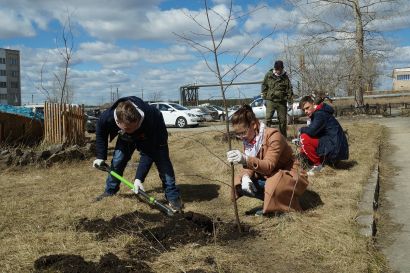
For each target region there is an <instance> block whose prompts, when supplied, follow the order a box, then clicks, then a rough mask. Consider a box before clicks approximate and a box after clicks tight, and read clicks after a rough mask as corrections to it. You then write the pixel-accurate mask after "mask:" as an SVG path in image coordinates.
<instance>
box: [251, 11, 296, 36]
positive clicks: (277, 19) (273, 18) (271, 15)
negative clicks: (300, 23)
mask: <svg viewBox="0 0 410 273" xmlns="http://www.w3.org/2000/svg"><path fill="white" fill-rule="evenodd" d="M258 8H260V7H256V9H257V10H256V11H255V12H252V13H251V16H250V17H249V19H248V20H246V22H245V30H246V31H247V32H254V31H258V30H259V29H260V28H268V29H269V30H271V31H273V30H275V31H280V30H285V29H289V28H292V27H293V26H294V23H295V19H296V18H297V17H298V11H297V10H286V9H284V8H281V7H279V8H273V7H265V8H260V9H258ZM251 10H254V8H253V7H252V8H251Z"/></svg>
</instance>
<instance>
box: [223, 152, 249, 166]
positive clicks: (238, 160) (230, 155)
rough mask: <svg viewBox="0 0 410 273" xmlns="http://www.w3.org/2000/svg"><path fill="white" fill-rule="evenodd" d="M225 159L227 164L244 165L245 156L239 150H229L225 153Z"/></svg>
mask: <svg viewBox="0 0 410 273" xmlns="http://www.w3.org/2000/svg"><path fill="white" fill-rule="evenodd" d="M226 157H227V160H228V162H229V163H233V164H242V165H245V164H246V160H247V156H246V155H245V154H243V153H241V152H240V151H239V150H231V151H228V152H227V153H226Z"/></svg>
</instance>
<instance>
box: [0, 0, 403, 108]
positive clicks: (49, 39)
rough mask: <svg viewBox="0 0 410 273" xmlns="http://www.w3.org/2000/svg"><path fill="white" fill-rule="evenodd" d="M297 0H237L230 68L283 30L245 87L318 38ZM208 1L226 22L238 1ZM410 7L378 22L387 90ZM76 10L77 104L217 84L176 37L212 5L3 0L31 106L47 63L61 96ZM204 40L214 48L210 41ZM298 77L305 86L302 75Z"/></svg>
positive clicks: (1, 25) (6, 32)
mask: <svg viewBox="0 0 410 273" xmlns="http://www.w3.org/2000/svg"><path fill="white" fill-rule="evenodd" d="M372 1H373V0H363V1H362V3H368V2H372ZM374 1H377V0H374ZM374 1H373V2H374ZM297 2H299V3H306V1H302V0H291V1H280V0H277V1H233V5H234V8H233V10H234V11H235V14H242V15H245V16H243V17H241V18H240V19H235V20H233V21H232V25H231V26H232V27H233V28H232V31H231V32H230V33H229V35H228V36H227V37H226V39H225V41H224V43H223V46H222V49H223V50H224V51H226V52H228V53H225V54H223V55H221V66H222V70H224V71H226V69H228V67H229V65H230V64H232V63H233V62H234V57H235V56H236V54H238V53H239V54H240V53H241V52H242V53H243V52H244V50H246V49H248V48H249V47H250V46H251V45H252V44H253V43H254V42H255V41H257V40H258V39H260V38H261V37H264V35H266V34H267V33H269V32H271V31H274V32H273V34H272V35H271V36H270V37H268V38H266V39H265V40H264V41H263V42H262V43H261V44H260V45H259V46H258V47H256V48H255V49H254V50H253V51H252V53H251V54H250V55H249V57H248V58H247V59H246V60H245V62H244V63H242V64H241V66H240V69H245V68H246V66H247V65H250V64H252V63H253V62H255V61H256V60H258V59H260V61H259V62H258V63H257V65H255V66H253V67H251V68H250V69H249V70H247V72H246V73H244V74H242V75H241V76H240V77H239V78H238V79H237V81H260V80H262V79H263V76H264V74H265V73H266V71H267V70H268V69H269V68H270V67H271V66H272V63H273V61H274V59H277V58H281V59H286V56H287V55H286V50H285V44H286V45H288V46H289V45H293V44H294V43H299V44H300V43H303V42H302V41H303V38H306V37H307V36H309V34H308V32H307V31H306V29H305V28H304V27H303V24H302V23H303V22H304V20H306V16H310V17H312V18H313V17H314V16H317V15H316V14H315V12H317V10H318V9H317V8H314V7H311V6H306V5H302V6H295V5H291V4H290V3H293V4H295V3H297ZM208 3H209V7H210V8H212V9H213V10H214V11H216V12H217V13H218V14H220V15H221V16H225V15H227V14H228V11H229V1H226V0H214V1H208ZM321 11H322V13H321V16H325V17H327V20H330V22H331V23H334V24H337V25H339V26H341V25H347V26H348V25H349V24H351V18H343V19H340V18H339V19H336V18H332V16H333V15H332V14H333V11H334V10H326V9H323V10H321ZM379 11H380V12H384V11H383V9H382V7H378V10H375V12H379ZM409 11H410V1H408V0H405V1H401V5H400V8H397V12H394V13H390V14H388V15H389V16H388V18H389V19H388V20H384V21H383V20H377V21H375V22H374V23H373V24H372V25H370V27H371V28H372V29H373V30H376V31H378V32H380V33H381V34H383V36H384V39H385V41H383V42H382V46H383V47H385V57H386V58H385V59H384V60H383V63H381V64H380V65H381V69H380V70H381V77H380V79H379V81H378V85H377V88H378V89H389V88H391V85H392V83H391V78H389V75H390V74H391V70H392V68H393V67H410V12H409ZM216 12H215V13H213V17H211V18H212V19H213V23H214V24H215V25H216V24H217V23H218V22H220V21H219V19H220V17H218V16H216V15H215V14H216ZM68 14H69V15H70V20H71V23H72V31H73V34H74V39H73V41H74V54H73V59H72V61H73V62H72V64H71V67H70V74H69V76H70V79H69V84H70V86H71V88H72V90H73V93H74V97H73V100H74V102H75V103H85V104H101V103H105V102H109V101H110V92H111V90H113V91H115V90H116V89H117V88H118V90H119V94H120V95H121V96H126V95H137V96H141V95H142V94H143V95H144V99H146V100H151V99H153V98H160V99H163V100H177V99H178V98H179V87H180V86H182V85H185V84H190V83H215V82H217V79H216V77H215V75H214V74H213V73H211V72H210V71H209V69H208V68H207V66H206V64H205V62H204V61H203V58H201V56H200V55H199V54H198V52H196V51H195V50H193V48H192V47H190V46H189V45H188V44H187V43H185V42H183V41H181V40H179V39H178V38H177V36H176V35H175V33H177V34H180V35H186V36H188V37H190V38H191V37H193V36H192V34H191V33H192V32H195V33H198V32H201V30H200V29H199V28H198V26H197V25H195V24H194V23H193V21H192V20H191V19H190V18H189V17H188V16H187V15H192V16H195V18H197V19H198V20H200V21H201V22H202V20H203V19H204V5H203V1H198V0H190V1H175V0H173V1H166V0H146V1H143V0H118V1H108V0H105V1H102V0H81V1H80V0H66V1H55V0H37V1H32V0H13V1H5V0H0V47H1V48H11V49H18V50H20V54H21V78H22V82H21V88H22V101H23V103H31V101H32V98H34V102H35V103H38V102H41V101H43V100H44V99H45V97H44V95H43V93H42V92H40V91H39V86H40V76H41V68H42V66H44V68H45V69H44V72H43V85H44V86H45V87H46V88H47V89H48V90H53V88H54V87H53V86H55V81H54V73H56V72H58V71H59V65H60V64H61V57H59V56H58V54H57V51H56V47H57V45H56V40H57V41H60V42H61V30H62V25H63V24H64V23H65V22H66V20H67V16H68ZM392 15H393V16H392ZM195 39H197V41H200V42H201V43H202V44H205V45H207V44H209V40H208V39H206V38H204V37H203V36H202V37H201V38H198V37H195ZM339 47H340V45H337V46H336V45H334V44H328V45H326V46H325V45H320V48H321V54H324V55H328V56H331V55H332V54H334V52H336V51H337V49H338V48H339ZM285 66H286V64H285ZM229 76H231V75H228V77H227V78H226V79H227V80H229ZM291 77H292V80H293V82H294V85H296V81H297V77H296V76H293V75H291ZM259 90H260V86H257V85H253V86H251V85H247V86H241V87H236V86H235V87H232V88H231V89H230V90H228V91H227V95H228V96H230V97H238V96H247V97H252V96H255V95H257V94H259ZM219 96H220V91H218V89H216V88H215V89H211V88H204V89H201V90H200V98H201V99H208V98H218V97H219Z"/></svg>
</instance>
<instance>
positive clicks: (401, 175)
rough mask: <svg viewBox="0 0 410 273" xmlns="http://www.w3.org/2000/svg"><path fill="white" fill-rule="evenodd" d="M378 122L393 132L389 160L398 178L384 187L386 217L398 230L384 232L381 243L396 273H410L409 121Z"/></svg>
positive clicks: (406, 119) (407, 119)
mask: <svg viewBox="0 0 410 273" xmlns="http://www.w3.org/2000/svg"><path fill="white" fill-rule="evenodd" d="M379 122H380V124H383V125H385V126H386V127H387V128H388V130H389V132H390V134H389V140H388V141H389V144H390V145H392V147H393V148H392V149H390V150H389V151H390V152H389V155H388V156H387V160H388V161H389V163H390V164H392V165H393V166H394V167H395V168H396V169H397V173H396V175H394V176H392V177H391V178H389V179H391V180H390V181H389V182H391V184H392V187H389V188H388V189H385V188H383V185H381V190H382V191H384V196H385V199H387V201H388V203H389V206H388V208H387V211H385V212H384V213H387V214H388V215H389V218H390V221H392V222H393V224H394V225H395V226H396V227H398V228H394V229H392V230H391V231H388V232H384V233H385V234H386V237H388V238H385V239H384V240H382V241H384V242H386V243H384V245H383V246H382V247H383V248H382V251H383V253H384V254H385V255H386V257H387V260H388V262H389V265H390V267H391V268H392V269H393V271H394V272H395V273H396V272H397V273H399V272H400V273H410V201H409V196H410V181H409V178H410V145H409V144H410V117H396V118H387V119H380V120H379ZM389 184H390V183H389ZM386 239H387V240H386ZM387 242H388V243H387Z"/></svg>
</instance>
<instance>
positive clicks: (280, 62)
mask: <svg viewBox="0 0 410 273" xmlns="http://www.w3.org/2000/svg"><path fill="white" fill-rule="evenodd" d="M273 68H275V69H276V70H279V69H283V62H282V61H280V60H279V61H276V62H275V65H274V66H273Z"/></svg>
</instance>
